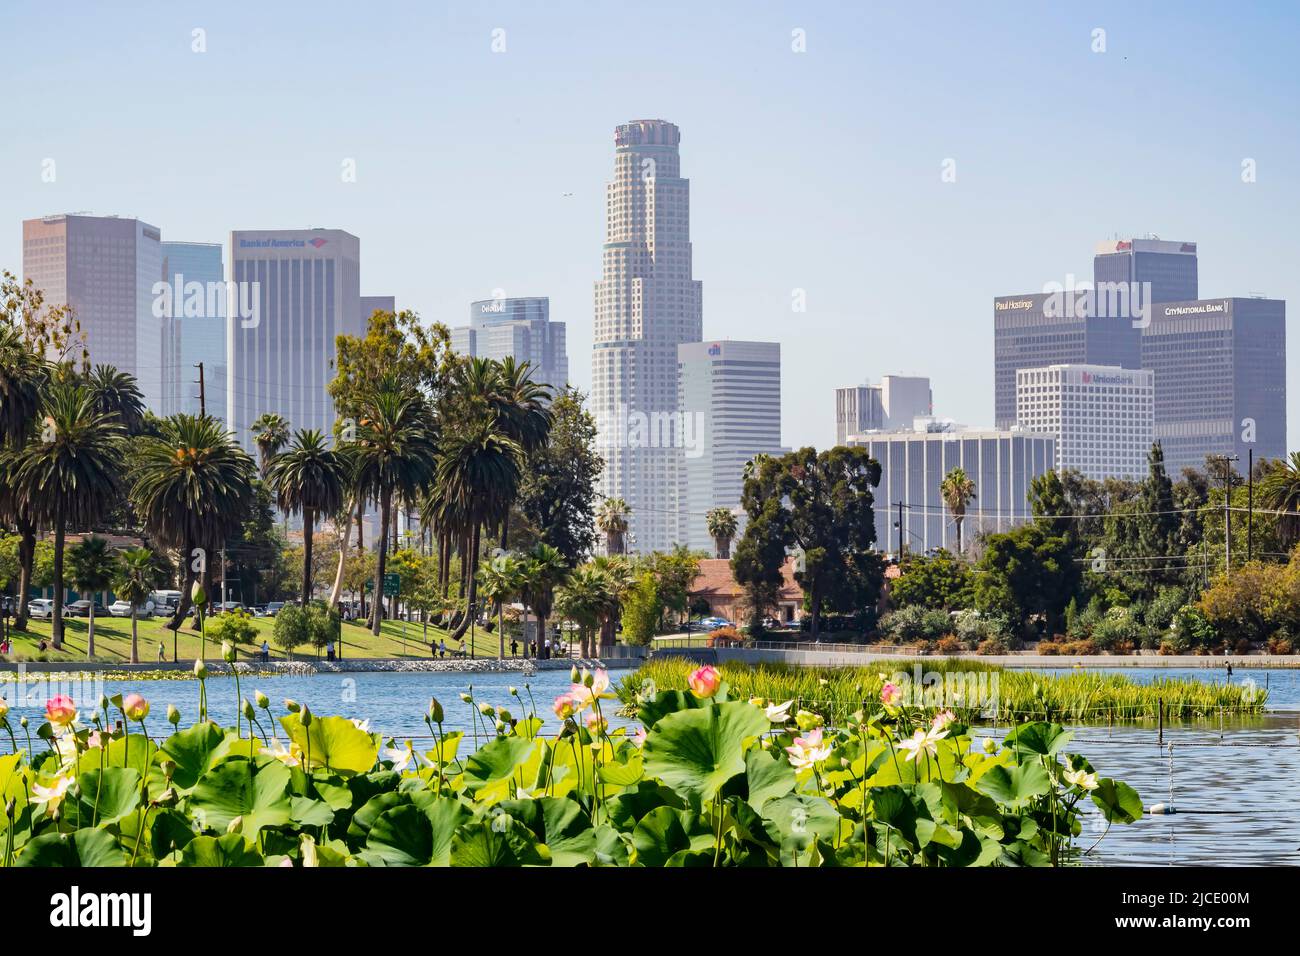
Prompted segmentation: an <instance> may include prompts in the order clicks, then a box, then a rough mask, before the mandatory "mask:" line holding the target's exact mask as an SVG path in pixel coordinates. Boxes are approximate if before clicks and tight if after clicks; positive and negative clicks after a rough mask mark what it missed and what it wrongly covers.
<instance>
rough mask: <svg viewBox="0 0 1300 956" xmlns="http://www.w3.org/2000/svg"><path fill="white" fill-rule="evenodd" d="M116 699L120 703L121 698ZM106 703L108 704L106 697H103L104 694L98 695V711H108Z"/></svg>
mask: <svg viewBox="0 0 1300 956" xmlns="http://www.w3.org/2000/svg"><path fill="white" fill-rule="evenodd" d="M117 699H118V700H119V701H120V700H121V699H122V698H121V696H120V695H119V696H118V698H117ZM108 703H109V701H108V697H107V696H106V695H104V694H100V695H99V709H100V710H108ZM118 706H119V707H120V706H121V704H120V703H119V704H118Z"/></svg>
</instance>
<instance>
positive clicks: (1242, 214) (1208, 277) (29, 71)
mask: <svg viewBox="0 0 1300 956" xmlns="http://www.w3.org/2000/svg"><path fill="white" fill-rule="evenodd" d="M658 9H659V11H660V13H659V15H658V16H656V17H653V18H648V17H645V16H644V15H642V14H643V11H641V10H640V8H638V7H635V6H619V7H611V8H609V9H608V10H602V12H601V13H600V14H599V15H596V14H594V13H593V12H592V11H591V9H590V8H584V7H583V6H580V5H577V4H547V5H545V6H543V5H537V4H530V3H520V4H509V3H499V4H498V3H492V4H453V5H449V6H439V7H437V8H427V7H425V6H424V5H417V4H411V5H402V6H401V7H400V15H394V16H384V17H379V16H375V17H359V18H356V8H355V7H354V6H353V5H345V4H338V3H330V2H324V3H319V4H315V5H313V7H312V8H311V12H310V15H304V13H303V11H302V10H299V9H291V8H279V7H266V6H256V5H251V4H230V5H227V6H224V7H221V8H205V9H200V8H192V9H191V8H186V7H183V6H177V5H174V4H138V5H135V6H134V8H133V14H132V15H131V16H130V17H125V16H123V15H122V14H121V12H120V11H119V10H117V9H116V8H112V7H104V8H100V7H90V6H87V7H86V8H84V9H80V10H78V12H77V16H76V17H75V18H72V19H65V18H51V17H47V16H45V15H44V14H45V8H44V7H43V6H42V5H38V4H35V3H11V4H8V5H6V7H5V10H4V11H3V13H0V28H2V29H3V31H4V32H5V33H8V34H12V35H19V34H20V33H21V35H22V36H23V37H24V43H23V44H21V45H18V46H16V47H15V48H14V49H13V50H12V51H10V53H9V54H8V56H7V58H6V60H5V62H4V64H3V65H2V66H0V75H3V77H4V79H5V81H6V82H5V87H6V89H8V90H9V91H10V95H9V97H8V98H7V99H8V102H7V106H8V113H9V119H10V124H9V126H10V129H9V136H8V141H9V142H8V146H7V148H6V149H5V150H4V151H3V152H2V153H0V177H3V180H4V182H5V183H6V188H5V189H4V190H3V191H0V222H4V223H7V224H8V227H7V228H6V229H4V230H0V263H3V264H4V265H6V266H7V267H9V268H11V269H14V270H18V269H19V267H20V264H21V261H22V248H21V233H20V229H19V223H20V221H21V220H23V219H30V218H33V217H38V216H41V215H45V214H54V213H64V212H73V211H78V210H87V211H90V212H93V213H95V214H98V215H108V214H116V215H121V216H136V217H139V218H140V219H143V220H145V221H147V222H150V223H153V224H156V225H158V226H159V227H160V228H161V229H162V230H163V235H164V238H165V239H168V240H188V241H196V242H218V243H226V242H227V241H228V238H229V233H230V231H231V230H232V229H293V228H307V227H311V226H324V227H331V228H339V229H345V230H347V231H348V232H351V233H352V234H354V235H356V236H358V237H359V238H360V240H361V275H362V278H361V285H362V290H363V292H366V293H370V292H383V293H386V294H392V295H393V296H395V299H396V302H397V305H398V307H399V308H410V309H414V310H416V311H418V312H419V313H420V314H421V316H422V317H423V318H424V319H425V320H426V321H433V320H438V321H442V322H444V323H446V324H447V325H449V326H451V325H458V324H461V323H463V322H464V321H465V315H466V308H467V305H468V303H469V302H471V301H473V300H477V299H483V298H487V297H490V296H492V295H493V292H494V290H496V289H502V290H504V291H505V294H506V295H510V296H549V297H550V299H551V316H552V318H553V319H555V320H557V321H562V322H565V323H567V327H568V353H569V356H570V373H569V374H570V379H571V381H572V383H573V384H575V385H576V386H578V387H579V388H581V389H583V390H586V389H588V388H589V386H590V367H591V366H590V362H589V356H590V354H591V352H590V346H591V342H592V328H593V295H592V288H593V283H594V282H596V281H597V280H598V279H599V278H600V274H601V260H600V257H601V253H600V248H601V243H602V240H603V218H604V213H603V210H604V200H605V184H606V183H607V182H608V181H609V179H610V174H611V149H612V134H613V130H614V128H615V127H616V126H617V125H618V124H620V123H624V122H627V121H629V120H633V119H638V118H650V117H655V118H663V119H665V120H668V121H670V122H672V123H674V124H676V125H677V127H678V128H679V129H680V130H681V167H682V175H683V176H684V177H686V178H688V179H689V180H690V183H691V240H692V243H693V252H694V262H693V274H694V278H695V279H697V280H699V281H701V282H702V284H703V325H704V335H705V337H706V339H720V338H738V339H752V340H768V341H778V342H780V343H781V349H782V356H781V358H782V367H783V376H782V377H783V380H784V383H783V384H784V387H783V389H782V412H783V435H782V440H783V443H784V444H785V445H787V446H793V447H797V446H799V445H803V444H814V445H816V446H818V447H825V446H828V445H830V444H832V442H833V439H834V437H835V436H834V431H833V418H832V413H833V402H832V395H831V387H832V386H834V385H848V384H852V383H854V382H862V381H865V380H872V381H876V380H878V379H879V378H880V376H881V375H884V374H889V373H901V374H906V375H924V376H928V377H929V378H930V379H931V381H932V383H933V389H934V410H935V412H936V413H937V414H940V415H948V416H951V417H954V418H957V419H958V420H960V421H963V422H966V423H968V424H971V425H989V424H992V422H993V414H994V413H993V365H992V361H991V359H992V347H993V341H992V340H993V334H992V314H991V311H992V310H991V299H992V298H993V297H994V296H997V295H1005V294H1011V293H1017V292H1031V291H1036V290H1040V289H1041V288H1042V287H1043V285H1044V283H1048V282H1065V281H1066V280H1067V276H1068V275H1069V274H1071V273H1072V274H1073V275H1074V276H1076V277H1078V278H1080V279H1085V278H1088V277H1090V273H1091V258H1092V253H1093V247H1094V244H1095V243H1096V242H1097V241H1098V240H1101V239H1105V238H1108V237H1115V236H1145V235H1148V234H1154V235H1158V236H1160V237H1162V238H1169V239H1177V240H1187V241H1192V242H1196V243H1197V244H1198V251H1199V257H1200V264H1201V269H1200V294H1201V296H1202V297H1206V298H1208V297H1215V296H1228V295H1235V296H1248V295H1252V294H1259V295H1265V296H1268V297H1270V298H1276V299H1288V300H1293V301H1294V300H1295V299H1297V298H1298V297H1300V282H1297V279H1296V276H1295V270H1294V261H1295V254H1294V235H1293V233H1292V232H1291V230H1290V228H1289V226H1290V224H1291V221H1292V220H1293V219H1294V218H1295V212H1296V211H1297V208H1298V207H1300V201H1298V200H1300V189H1298V188H1297V185H1296V180H1295V175H1294V170H1295V169H1296V168H1297V161H1298V160H1300V155H1298V154H1300V143H1298V142H1297V134H1296V130H1295V127H1294V125H1293V124H1279V123H1277V122H1276V117H1277V116H1278V115H1285V114H1286V113H1287V112H1288V111H1289V110H1291V109H1293V104H1294V102H1295V98H1296V92H1297V89H1296V87H1297V81H1296V79H1295V77H1294V74H1293V70H1292V69H1291V62H1292V57H1291V50H1289V49H1288V47H1289V45H1290V39H1291V37H1293V36H1294V33H1295V29H1296V26H1297V23H1296V20H1297V15H1296V12H1295V11H1294V10H1293V9H1291V8H1289V7H1287V6H1285V5H1281V4H1277V5H1267V6H1264V7H1252V8H1246V9H1240V10H1238V9H1236V8H1226V7H1218V6H1215V5H1211V4H1185V5H1182V6H1181V7H1180V9H1181V10H1183V11H1184V12H1188V13H1191V12H1195V13H1196V14H1197V16H1196V17H1194V18H1193V17H1188V18H1185V19H1181V20H1178V21H1174V20H1173V19H1171V18H1169V17H1167V16H1165V15H1164V14H1163V13H1162V12H1161V11H1160V10H1158V9H1155V8H1152V9H1145V8H1134V7H1132V6H1131V5H1127V4H1120V3H1115V4H1105V3H1102V4H1092V5H1089V7H1088V8H1086V9H1078V10H1075V9H1069V10H1065V9H1053V8H1047V7H1042V8H1034V7H1027V8H1025V9H1024V10H1022V11H1021V12H1020V14H1019V15H1017V16H1016V17H1006V16H996V17H995V16H991V15H989V14H988V13H987V11H984V10H982V9H980V8H979V7H976V6H972V5H968V4H956V3H954V4H942V5H939V7H938V8H937V10H935V12H934V14H933V15H932V16H927V17H924V18H920V17H916V16H915V15H914V11H911V10H910V9H908V8H906V7H904V6H899V7H895V8H885V9H862V8H859V6H858V5H856V4H847V3H842V4H841V3H836V4H824V5H817V6H815V7H805V6H803V5H798V4H771V5H763V6H761V7H754V6H753V5H748V4H746V5H738V4H723V5H718V6H716V7H709V8H700V7H699V6H698V5H691V4H676V3H665V4H661V5H659V7H658ZM254 12H255V16H254V15H253V14H254ZM687 14H689V16H687ZM354 18H355V19H354ZM344 22H346V23H347V24H348V28H347V29H346V30H341V29H339V28H338V27H339V24H340V23H344ZM196 29H201V30H202V31H204V34H203V35H204V38H205V51H204V52H201V53H199V52H195V51H194V50H193V45H194V40H193V36H194V34H193V31H194V30H196ZM1098 29H1102V30H1104V31H1105V33H1104V39H1105V44H1104V45H1105V50H1104V52H1098V51H1095V47H1096V45H1097V44H1096V39H1095V31H1096V30H1098ZM497 31H504V32H497ZM798 31H802V33H801V34H800V33H798ZM801 41H802V46H803V51H802V52H799V51H797V50H796V49H795V48H796V47H799V46H800V45H801ZM54 48H57V49H59V50H60V65H59V68H58V69H51V68H50V66H49V63H48V51H49V50H51V49H54ZM494 49H495V52H494ZM1247 67H1248V69H1247ZM23 91H27V92H23ZM37 93H39V95H36V94H37ZM47 160H53V161H54V169H55V170H56V174H55V176H54V178H53V181H52V182H51V181H45V178H43V171H44V170H45V169H46V168H47V167H46V166H45V165H44V164H45V162H46V161H47ZM1246 160H1252V161H1253V163H1254V166H1253V169H1254V170H1255V175H1254V177H1253V178H1254V181H1250V182H1248V181H1243V162H1244V161H1246ZM348 161H354V162H355V169H356V176H355V182H345V181H343V178H342V177H341V175H340V171H341V169H342V166H343V164H344V163H345V162H348ZM945 161H952V165H951V167H950V168H951V169H952V170H954V171H955V181H945V177H944V176H943V172H944V169H945V166H944V164H945ZM948 178H951V177H948ZM797 290H802V292H803V294H805V295H806V303H807V306H806V311H803V312H800V311H795V310H794V308H792V301H793V300H794V299H795V298H796V297H797V295H798V292H797ZM1292 361H1294V359H1293V360H1292ZM1297 400H1300V399H1298V398H1297V397H1296V395H1294V394H1293V395H1292V396H1291V398H1290V400H1289V401H1290V403H1291V404H1290V408H1289V411H1290V416H1289V417H1290V426H1289V431H1290V434H1289V436H1288V437H1289V438H1290V441H1289V444H1290V445H1292V446H1294V445H1296V444H1297V440H1296V439H1297V437H1300V432H1298V431H1297V429H1300V414H1297V411H1298V409H1297V408H1296V407H1295V405H1294V403H1295V402H1296V401H1297Z"/></svg>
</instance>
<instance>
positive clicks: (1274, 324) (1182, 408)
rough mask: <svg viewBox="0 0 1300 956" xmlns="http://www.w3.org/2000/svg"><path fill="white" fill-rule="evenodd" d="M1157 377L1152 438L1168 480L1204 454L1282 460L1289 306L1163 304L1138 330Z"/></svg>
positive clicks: (1244, 301) (1234, 301)
mask: <svg viewBox="0 0 1300 956" xmlns="http://www.w3.org/2000/svg"><path fill="white" fill-rule="evenodd" d="M1142 366H1143V368H1147V369H1150V370H1151V371H1152V372H1154V373H1155V437H1156V439H1158V440H1159V442H1160V444H1161V447H1162V448H1163V450H1164V455H1165V466H1166V468H1167V469H1168V471H1169V473H1170V474H1171V475H1175V476H1176V475H1177V474H1178V473H1179V471H1180V470H1181V469H1183V468H1185V467H1190V468H1204V467H1205V456H1206V455H1238V456H1239V457H1240V458H1241V464H1239V465H1238V466H1237V469H1238V471H1242V472H1244V470H1245V462H1246V457H1247V453H1248V452H1249V451H1252V450H1253V451H1254V453H1255V458H1256V459H1259V458H1283V457H1285V456H1286V303H1285V302H1283V301H1281V300H1279V299H1255V298H1225V299H1196V300H1192V301H1187V302H1166V303H1161V304H1159V305H1156V306H1154V307H1153V308H1152V314H1151V323H1150V325H1148V326H1147V327H1146V328H1145V329H1143V330H1142Z"/></svg>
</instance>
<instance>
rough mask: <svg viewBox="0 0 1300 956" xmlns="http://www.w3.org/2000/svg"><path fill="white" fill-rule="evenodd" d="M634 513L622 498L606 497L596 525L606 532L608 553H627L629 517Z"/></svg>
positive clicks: (606, 549) (598, 513)
mask: <svg viewBox="0 0 1300 956" xmlns="http://www.w3.org/2000/svg"><path fill="white" fill-rule="evenodd" d="M631 513H632V509H631V508H629V507H628V504H627V502H626V501H624V500H623V499H622V498H606V499H605V500H604V501H602V502H601V503H600V509H599V510H598V511H597V512H596V527H597V528H598V529H600V531H602V532H604V534H605V551H606V553H608V554H611V555H614V554H626V553H627V547H626V544H625V538H626V536H627V519H628V515H630V514H631Z"/></svg>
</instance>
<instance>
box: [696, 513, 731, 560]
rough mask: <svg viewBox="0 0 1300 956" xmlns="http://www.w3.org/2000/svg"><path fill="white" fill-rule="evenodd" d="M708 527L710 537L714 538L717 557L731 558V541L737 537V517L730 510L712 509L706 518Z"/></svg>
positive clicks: (705, 521)
mask: <svg viewBox="0 0 1300 956" xmlns="http://www.w3.org/2000/svg"><path fill="white" fill-rule="evenodd" d="M704 523H705V524H706V525H707V526H708V529H709V537H711V538H713V547H714V551H715V553H716V556H717V557H719V558H722V559H730V558H731V539H732V538H734V537H735V536H736V527H737V524H736V515H735V512H733V511H732V510H731V509H730V508H711V509H709V512H708V514H706V515H705V516H704Z"/></svg>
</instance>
